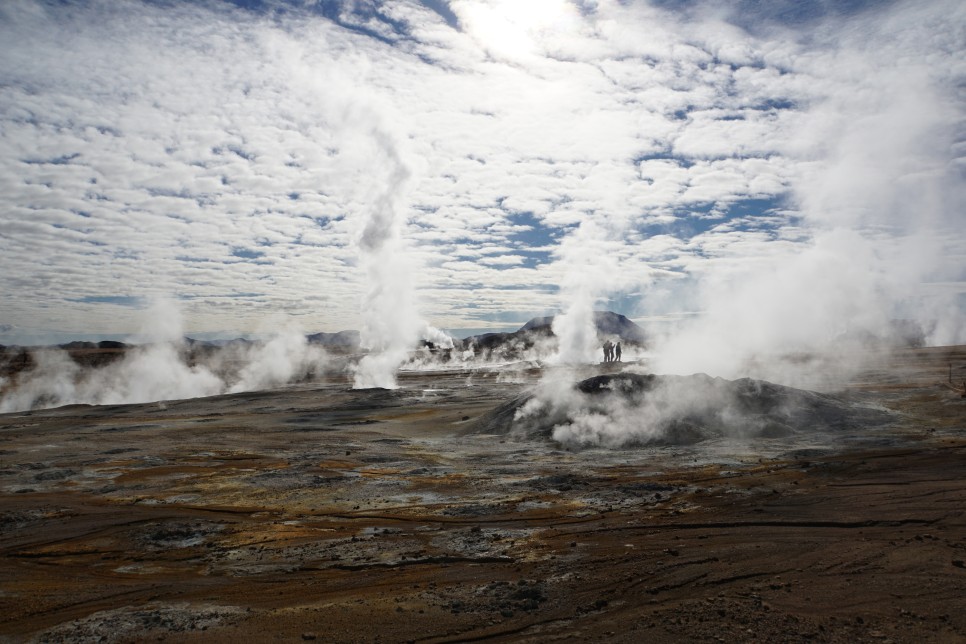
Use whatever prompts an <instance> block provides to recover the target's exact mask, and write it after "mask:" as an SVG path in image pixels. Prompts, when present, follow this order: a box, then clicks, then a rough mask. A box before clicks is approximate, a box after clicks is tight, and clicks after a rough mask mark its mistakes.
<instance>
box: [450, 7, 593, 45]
mask: <svg viewBox="0 0 966 644" xmlns="http://www.w3.org/2000/svg"><path fill="white" fill-rule="evenodd" d="M462 9H463V11H462V12H461V13H462V18H463V19H464V22H465V23H466V25H467V27H468V28H469V30H470V31H471V32H472V33H473V35H475V36H476V37H477V38H479V39H480V40H481V41H482V43H483V45H484V46H485V47H487V48H488V49H490V50H491V51H493V52H494V53H496V54H500V55H504V56H508V57H511V58H521V57H526V56H528V55H531V54H533V53H535V51H536V50H537V48H538V46H539V44H540V40H541V39H542V38H543V37H545V36H548V35H554V34H558V33H561V32H566V31H569V30H570V29H571V28H572V27H573V25H574V24H575V18H576V16H575V9H574V7H573V5H571V4H570V3H569V2H567V0H493V1H492V2H487V3H483V2H473V3H466V4H464V5H463V7H462Z"/></svg>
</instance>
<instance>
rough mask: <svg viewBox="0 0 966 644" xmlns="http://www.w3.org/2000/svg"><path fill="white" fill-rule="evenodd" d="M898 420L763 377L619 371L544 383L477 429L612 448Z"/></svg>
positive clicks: (767, 435)
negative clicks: (572, 382)
mask: <svg viewBox="0 0 966 644" xmlns="http://www.w3.org/2000/svg"><path fill="white" fill-rule="evenodd" d="M893 420H894V417H893V416H892V415H891V414H890V413H888V412H885V411H881V410H877V409H871V408H868V407H861V406H857V405H855V404H853V403H850V402H848V401H845V400H842V399H840V398H837V397H835V396H830V395H827V394H820V393H816V392H813V391H807V390H803V389H795V388H792V387H785V386H783V385H777V384H774V383H771V382H767V381H764V380H753V379H751V378H742V379H739V380H725V379H723V378H712V377H710V376H707V375H705V374H695V375H691V376H667V375H654V374H636V373H620V374H611V375H599V376H594V377H592V378H588V379H586V380H583V381H581V382H579V383H577V384H576V385H565V386H554V385H552V384H547V383H543V384H541V385H540V386H539V387H537V389H536V390H535V391H533V392H532V393H528V394H525V395H522V396H518V397H517V398H515V399H513V400H511V401H509V402H507V403H505V404H503V405H501V406H500V407H498V408H496V409H495V410H494V411H492V412H491V413H490V414H488V415H486V416H485V417H483V418H481V419H480V421H479V422H478V423H477V425H476V427H475V428H474V433H481V434H501V435H510V436H513V437H516V438H521V439H551V440H553V441H555V442H557V443H560V444H562V445H564V446H566V447H612V448H613V447H635V446H636V447H642V446H649V445H690V444H695V443H699V442H701V441H705V440H709V439H713V438H721V437H733V438H782V437H790V436H794V435H798V434H803V433H806V432H808V433H820V432H821V433H828V432H841V431H846V430H850V429H857V428H862V427H871V426H880V425H884V424H887V423H889V422H892V421H893Z"/></svg>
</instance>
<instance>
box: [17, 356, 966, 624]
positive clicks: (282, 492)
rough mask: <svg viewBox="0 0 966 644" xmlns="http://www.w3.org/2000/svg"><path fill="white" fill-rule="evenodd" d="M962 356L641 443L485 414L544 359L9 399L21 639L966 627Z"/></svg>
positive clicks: (520, 389)
mask: <svg viewBox="0 0 966 644" xmlns="http://www.w3.org/2000/svg"><path fill="white" fill-rule="evenodd" d="M950 363H952V364H953V365H954V368H955V369H957V370H958V371H957V373H956V375H957V376H959V375H961V374H962V369H961V367H962V365H966V347H959V348H954V349H925V350H918V351H905V352H902V353H900V354H897V355H896V356H894V357H893V358H892V359H891V362H890V363H883V365H882V367H881V368H880V369H877V370H874V371H869V372H867V373H864V374H862V375H861V376H860V377H859V378H857V379H855V380H854V381H853V383H852V384H851V386H850V387H849V388H848V389H847V391H845V392H844V394H843V396H845V398H844V399H846V400H850V401H854V402H856V404H861V405H863V406H865V407H867V408H868V407H876V408H880V409H882V410H884V411H887V412H889V413H892V414H893V415H894V416H895V419H896V420H895V422H892V423H888V424H885V425H876V426H875V427H872V428H865V427H860V426H856V427H853V428H851V429H848V430H843V429H841V428H838V429H837V430H836V432H834V433H815V434H809V433H801V432H799V433H795V434H794V435H792V436H781V437H777V438H765V437H757V438H754V439H748V440H741V441H737V440H733V439H726V438H715V439H712V440H706V441H702V442H700V443H697V444H694V445H652V446H647V447H641V448H636V449H617V450H614V449H611V450H603V449H585V450H579V451H569V450H565V449H562V448H561V447H560V446H559V445H556V444H554V443H553V442H552V441H550V440H548V439H546V438H540V439H533V438H529V439H527V438H520V437H514V436H513V435H512V434H506V435H504V434H493V433H480V431H481V429H480V428H481V420H482V419H485V418H490V417H491V416H492V412H493V411H494V410H495V409H497V408H499V407H500V406H501V405H503V404H505V403H506V402H507V401H509V400H512V399H514V398H515V397H519V396H520V395H522V394H523V393H524V392H525V391H526V390H527V388H528V387H530V386H531V385H532V384H533V383H534V382H535V380H536V379H537V378H539V377H540V375H541V374H540V372H539V371H537V370H529V369H519V370H511V369H493V370H477V371H472V372H469V371H449V372H437V373H428V372H422V373H413V374H406V375H404V376H403V377H402V378H401V381H400V384H401V385H402V387H401V388H400V389H398V390H394V391H384V390H368V391H352V390H351V389H349V387H348V382H347V381H346V380H344V379H337V378H334V379H330V380H327V381H321V382H316V383H311V384H305V385H299V386H296V387H290V388H286V389H283V390H279V391H271V392H260V393H250V394H238V395H228V396H220V397H216V398H207V399H194V400H185V401H172V402H166V403H153V404H144V405H124V406H113V407H90V406H70V407H62V408H59V409H53V410H46V411H34V412H21V413H15V414H7V415H3V416H0V640H3V641H13V642H20V641H38V642H61V641H109V642H125V641H136V640H137V641H140V640H162V641H178V642H182V641H204V642H220V641H225V642H228V641H232V642H237V641H274V640H279V641H293V640H295V641H304V640H317V641H326V642H371V641H384V642H396V641H420V642H447V641H482V640H512V641H533V642H538V641H539V642H545V641H556V640H570V641H585V640H590V641H608V642H612V641H618V642H619V641H627V642H641V641H689V642H692V641H728V642H732V641H786V642H797V641H832V642H856V641H870V642H886V641H894V642H922V641H936V642H955V641H966V451H964V449H966V424H964V412H966V399H963V398H962V397H961V392H959V391H956V390H954V389H953V388H952V387H950V386H949V385H948V384H946V381H947V380H948V377H947V371H948V369H949V364H950ZM582 375H583V376H586V375H593V371H590V372H588V373H584V374H582Z"/></svg>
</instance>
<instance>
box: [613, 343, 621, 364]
mask: <svg viewBox="0 0 966 644" xmlns="http://www.w3.org/2000/svg"><path fill="white" fill-rule="evenodd" d="M614 360H616V361H617V362H620V361H621V343H620V342H618V343H617V344H616V345H614Z"/></svg>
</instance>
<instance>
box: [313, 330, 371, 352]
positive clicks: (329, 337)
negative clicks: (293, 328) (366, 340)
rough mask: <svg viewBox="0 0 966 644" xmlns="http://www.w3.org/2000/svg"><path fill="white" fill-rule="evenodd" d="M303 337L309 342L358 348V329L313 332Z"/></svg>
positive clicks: (344, 347) (333, 346)
mask: <svg viewBox="0 0 966 644" xmlns="http://www.w3.org/2000/svg"><path fill="white" fill-rule="evenodd" d="M305 338H306V339H307V340H308V341H309V343H310V344H321V345H322V346H324V347H331V348H340V349H351V350H353V351H355V350H356V349H358V348H359V345H360V342H361V340H360V339H359V332H358V331H339V332H338V333H313V334H312V335H307V336H305Z"/></svg>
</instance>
